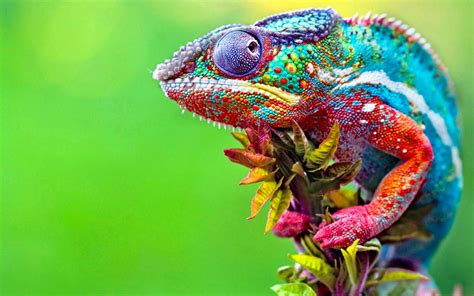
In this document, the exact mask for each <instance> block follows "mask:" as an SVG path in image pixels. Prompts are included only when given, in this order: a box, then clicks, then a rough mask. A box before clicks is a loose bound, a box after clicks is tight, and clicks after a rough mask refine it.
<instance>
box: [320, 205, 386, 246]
mask: <svg viewBox="0 0 474 296" xmlns="http://www.w3.org/2000/svg"><path fill="white" fill-rule="evenodd" d="M332 217H333V218H334V220H335V221H334V222H333V223H331V224H326V222H322V223H321V224H320V225H319V227H318V228H319V230H318V231H317V232H316V234H315V236H314V240H315V241H318V242H319V243H320V244H321V247H322V248H338V247H348V246H350V245H351V244H352V243H353V242H354V241H355V240H356V239H359V240H360V243H364V242H366V241H367V240H369V239H370V238H372V237H373V236H375V235H376V234H377V233H378V230H377V224H376V223H375V221H374V219H373V217H372V216H370V214H369V212H368V211H367V206H355V207H350V208H347V209H342V210H339V211H337V212H336V213H334V214H333V215H332Z"/></svg>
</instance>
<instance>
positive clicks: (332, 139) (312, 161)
mask: <svg viewBox="0 0 474 296" xmlns="http://www.w3.org/2000/svg"><path fill="white" fill-rule="evenodd" d="M338 143H339V124H338V123H337V122H336V123H334V125H333V126H332V128H331V130H330V131H329V135H328V136H327V138H326V139H325V140H324V141H323V142H322V143H321V144H320V145H319V147H318V148H316V149H314V150H313V151H311V152H310V153H307V154H306V155H305V157H306V165H307V166H308V168H310V169H316V170H319V169H322V168H325V167H326V166H327V165H328V164H329V162H330V161H331V159H332V158H333V156H334V153H335V152H336V149H337V145H338Z"/></svg>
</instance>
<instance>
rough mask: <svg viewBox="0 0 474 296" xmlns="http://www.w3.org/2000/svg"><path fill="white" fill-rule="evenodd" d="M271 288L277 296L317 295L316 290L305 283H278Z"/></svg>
mask: <svg viewBox="0 0 474 296" xmlns="http://www.w3.org/2000/svg"><path fill="white" fill-rule="evenodd" d="M271 289H272V290H273V291H274V292H275V293H276V294H277V295H278V296H317V295H316V292H314V290H313V289H311V287H310V286H308V285H307V284H305V283H291V284H280V285H275V286H273V287H272V288H271Z"/></svg>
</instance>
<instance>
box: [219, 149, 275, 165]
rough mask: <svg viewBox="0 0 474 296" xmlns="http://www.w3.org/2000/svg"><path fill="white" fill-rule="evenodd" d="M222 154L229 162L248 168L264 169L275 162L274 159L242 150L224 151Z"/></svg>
mask: <svg viewBox="0 0 474 296" xmlns="http://www.w3.org/2000/svg"><path fill="white" fill-rule="evenodd" d="M224 154H225V155H226V156H227V157H228V158H229V159H230V161H232V162H235V163H238V164H241V165H243V166H246V167H248V168H254V167H266V166H268V165H270V164H273V163H274V162H275V159H274V158H271V157H268V156H265V155H263V154H259V153H254V152H251V151H247V150H245V149H243V148H233V149H225V150H224Z"/></svg>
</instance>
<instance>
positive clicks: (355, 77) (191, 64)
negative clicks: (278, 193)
mask: <svg viewBox="0 0 474 296" xmlns="http://www.w3.org/2000/svg"><path fill="white" fill-rule="evenodd" d="M153 77H154V78H155V79H156V80H159V81H161V85H162V87H163V89H164V91H165V92H166V95H167V96H168V97H170V98H171V99H173V100H175V101H176V102H177V103H178V104H179V105H180V106H181V107H182V108H184V109H186V110H189V111H191V112H194V113H197V114H198V115H200V116H202V117H204V118H206V119H208V120H212V121H216V122H218V123H219V124H224V125H230V126H234V127H246V126H248V125H252V126H256V125H258V124H259V123H260V122H266V123H268V124H270V125H271V126H273V127H288V126H289V124H290V122H291V121H292V120H295V121H296V122H298V123H299V124H300V125H301V126H302V127H303V129H304V130H305V132H307V134H309V135H310V136H311V137H312V138H313V139H314V140H315V141H321V140H322V139H324V137H325V136H326V135H327V133H328V131H329V128H330V127H331V126H332V125H333V123H334V122H336V121H337V122H338V123H339V125H340V129H341V137H340V146H339V148H338V151H337V153H336V157H337V158H338V159H339V160H342V161H347V160H357V159H360V158H362V161H363V168H362V170H361V172H360V173H359V175H358V177H357V182H358V183H359V184H360V186H362V187H364V188H365V189H366V190H367V191H369V192H371V193H373V197H372V200H371V201H370V203H369V204H367V205H364V206H357V207H352V208H348V209H344V210H341V211H338V212H337V213H335V214H334V218H335V222H334V223H331V224H330V225H326V224H324V223H322V224H321V225H319V227H318V231H317V233H316V235H315V236H314V239H315V240H316V241H319V242H320V243H321V246H322V247H325V248H329V247H331V248H334V247H347V246H349V245H350V244H351V243H352V242H353V241H354V240H356V239H360V240H361V242H364V241H367V240H369V239H370V238H372V237H374V236H376V235H377V234H379V233H380V232H381V231H383V230H384V229H386V228H388V227H389V226H390V225H392V224H393V223H394V222H395V221H396V220H397V219H399V218H400V216H401V215H402V214H403V213H404V212H405V210H406V209H407V208H408V207H421V206H424V205H427V204H430V203H433V204H435V206H434V209H433V210H432V211H431V213H430V214H429V215H428V217H426V218H425V221H424V223H425V227H426V228H427V229H428V231H430V232H431V233H432V234H433V239H432V240H431V241H428V242H422V241H417V240H411V241H409V242H407V243H403V244H401V245H398V246H397V247H396V248H397V250H396V252H395V255H394V256H395V257H404V258H411V259H416V260H419V261H420V262H422V263H426V262H428V260H429V258H430V257H431V255H432V253H433V252H434V250H435V249H436V247H437V245H438V244H439V242H440V240H441V239H442V238H443V237H444V236H445V235H446V233H447V231H448V230H449V227H450V225H451V222H452V218H453V216H454V213H455V207H456V204H457V202H458V200H459V196H460V193H461V186H462V176H461V162H460V159H459V152H458V150H459V148H458V147H459V128H458V125H457V123H456V119H457V106H456V102H455V99H454V95H453V91H452V88H451V85H450V82H449V78H448V75H447V72H446V70H445V68H444V66H443V65H442V64H441V62H440V61H439V59H438V58H437V56H436V54H435V53H434V52H433V51H432V50H431V49H430V46H429V44H427V43H426V41H425V40H424V39H423V38H421V37H420V36H419V34H417V33H415V32H414V30H413V29H408V27H406V26H405V25H403V24H401V22H398V21H395V20H394V19H387V18H386V17H385V16H383V15H382V16H374V17H370V16H369V15H368V16H366V17H364V18H357V17H354V18H351V19H343V18H341V17H340V16H339V15H337V13H336V12H334V11H333V10H332V9H309V10H302V11H296V12H290V13H285V14H280V15H275V16H272V17H269V18H266V19H264V20H262V21H259V22H257V23H256V24H255V25H253V26H243V25H231V26H226V27H221V28H219V29H216V30H214V31H212V32H211V33H209V34H208V35H206V36H204V37H202V38H200V39H197V40H195V41H193V42H190V43H189V44H188V45H186V46H185V47H182V48H181V50H180V51H178V52H177V53H175V55H174V57H173V58H172V59H171V60H168V61H165V63H163V64H161V65H158V66H157V68H156V70H155V72H154V74H153ZM415 197H417V199H416V202H413V201H414V199H415ZM290 216H291V215H290ZM290 216H288V217H290ZM290 222H291V221H290ZM285 223H289V220H288V221H286V222H285ZM289 224H291V223H289ZM289 224H288V225H289ZM280 226H281V225H280ZM280 226H278V227H277V233H278V232H282V233H284V235H285V236H288V235H291V233H290V232H288V233H286V232H285V231H284V230H283V228H281V227H280ZM279 227H280V228H279ZM292 227H295V229H296V230H295V231H293V232H295V233H297V232H300V231H301V229H300V228H298V227H296V226H295V225H293V226H292Z"/></svg>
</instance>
